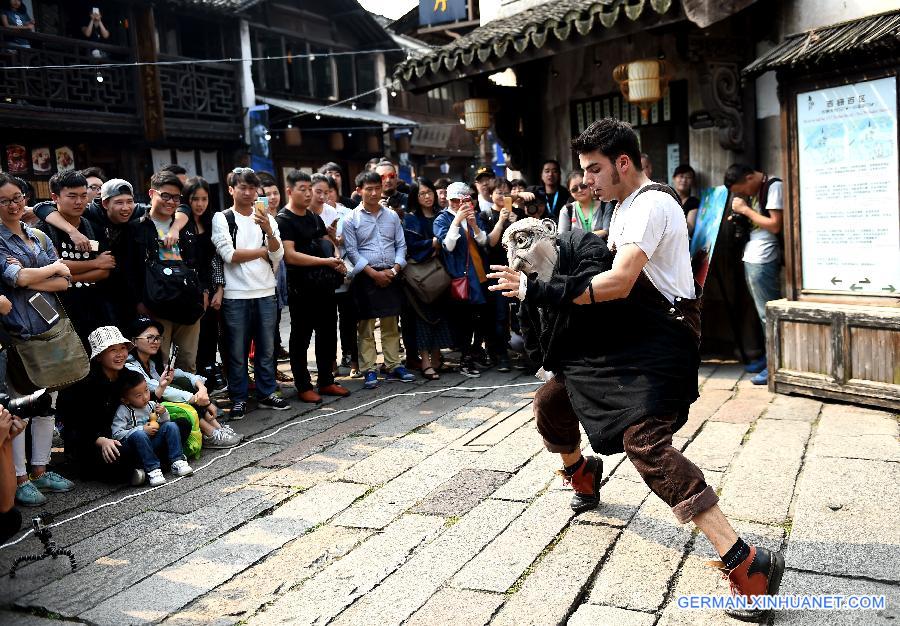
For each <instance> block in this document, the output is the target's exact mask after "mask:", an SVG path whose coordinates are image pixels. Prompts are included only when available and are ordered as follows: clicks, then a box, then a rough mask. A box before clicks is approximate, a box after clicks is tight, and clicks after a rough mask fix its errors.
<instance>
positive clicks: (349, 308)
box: [334, 290, 359, 363]
mask: <svg viewBox="0 0 900 626" xmlns="http://www.w3.org/2000/svg"><path fill="white" fill-rule="evenodd" d="M334 297H335V299H336V300H337V308H338V314H339V315H340V322H339V324H338V326H339V328H340V331H341V352H342V353H343V354H344V355H347V356H349V357H350V361H351V362H353V363H357V362H358V361H359V347H358V346H357V344H356V303H355V302H354V301H353V295H352V294H351V293H350V291H349V290H347V291H345V292H343V293H336V294H334Z"/></svg>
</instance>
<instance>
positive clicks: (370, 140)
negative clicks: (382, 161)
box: [366, 133, 381, 154]
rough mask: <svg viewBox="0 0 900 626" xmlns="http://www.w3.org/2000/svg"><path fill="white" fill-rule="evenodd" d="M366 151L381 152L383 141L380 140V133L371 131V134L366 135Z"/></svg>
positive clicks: (370, 152)
mask: <svg viewBox="0 0 900 626" xmlns="http://www.w3.org/2000/svg"><path fill="white" fill-rule="evenodd" d="M366 152H368V153H369V154H378V153H379V152H381V142H380V141H379V140H378V135H376V134H374V133H370V134H369V136H368V137H366Z"/></svg>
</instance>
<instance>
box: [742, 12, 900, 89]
mask: <svg viewBox="0 0 900 626" xmlns="http://www.w3.org/2000/svg"><path fill="white" fill-rule="evenodd" d="M876 54H882V55H885V54H887V55H890V54H893V55H898V54H900V10H897V11H890V12H888V13H879V14H878V15H870V16H868V17H863V18H860V19H858V20H852V21H849V22H842V23H840V24H832V25H829V26H823V27H821V28H814V29H812V30H809V31H806V32H803V33H797V34H796V35H791V36H789V37H787V38H786V39H785V40H784V41H783V42H781V43H780V44H779V45H777V46H775V47H774V48H772V49H771V50H769V51H768V52H766V53H765V54H764V55H762V56H761V57H759V58H758V59H756V60H755V61H754V62H753V63H751V64H750V65H748V66H747V67H746V68H744V72H743V73H744V75H746V76H758V75H759V74H762V73H764V72H768V71H769V70H778V69H801V68H805V67H811V66H817V65H821V64H822V63H823V62H833V61H838V60H843V59H859V58H862V57H863V56H869V55H876Z"/></svg>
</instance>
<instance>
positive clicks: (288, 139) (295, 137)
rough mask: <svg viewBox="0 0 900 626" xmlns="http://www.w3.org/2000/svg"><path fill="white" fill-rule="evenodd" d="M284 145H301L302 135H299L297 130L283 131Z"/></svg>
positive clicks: (287, 129) (288, 129)
mask: <svg viewBox="0 0 900 626" xmlns="http://www.w3.org/2000/svg"><path fill="white" fill-rule="evenodd" d="M284 143H285V145H287V146H294V147H296V146H299V145H300V144H302V143H303V135H301V134H300V129H299V128H293V127H291V128H286V129H284Z"/></svg>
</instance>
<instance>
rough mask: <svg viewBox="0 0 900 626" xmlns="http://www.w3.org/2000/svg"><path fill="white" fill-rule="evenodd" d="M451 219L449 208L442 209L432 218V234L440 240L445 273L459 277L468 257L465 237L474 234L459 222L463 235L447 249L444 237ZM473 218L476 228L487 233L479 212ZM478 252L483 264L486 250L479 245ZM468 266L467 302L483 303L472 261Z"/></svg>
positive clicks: (463, 270)
mask: <svg viewBox="0 0 900 626" xmlns="http://www.w3.org/2000/svg"><path fill="white" fill-rule="evenodd" d="M453 219H454V216H453V214H452V213H451V212H450V211H449V210H444V211H442V212H441V214H440V215H438V216H437V218H435V220H434V236H435V237H437V238H438V239H439V240H440V242H441V257H442V259H443V261H444V267H446V268H447V273H449V274H450V276H452V277H453V278H460V277H462V276H464V275H466V260H467V259H468V258H469V246H468V239H467V238H468V237H473V236H474V235H473V234H472V231H471V230H470V229H469V227H468V226H467V225H466V224H460V227H459V228H460V230H461V231H462V232H463V233H464V235H461V236H460V238H459V239H458V240H457V241H456V247H455V248H454V249H453V250H452V251H451V250H447V246H446V244H445V242H444V239H445V238H446V237H447V232H448V231H449V230H450V225H451V224H452V223H453ZM475 220H476V222H477V223H478V228H479V229H481V232H483V233H485V234H487V227H486V226H485V223H484V220H483V219H481V215H480V214H478V213H476V214H475ZM479 252H481V261H482V265H484V262H485V259H487V252H485V251H484V248H483V247H479ZM468 267H469V271H468V278H469V302H470V303H472V304H485V302H486V300H485V299H484V294H483V293H482V290H481V283H479V282H478V273H477V272H476V270H475V266H474V264H473V263H472V261H469V265H468ZM484 267H485V271H487V266H486V265H484Z"/></svg>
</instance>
